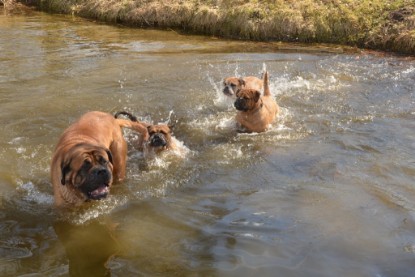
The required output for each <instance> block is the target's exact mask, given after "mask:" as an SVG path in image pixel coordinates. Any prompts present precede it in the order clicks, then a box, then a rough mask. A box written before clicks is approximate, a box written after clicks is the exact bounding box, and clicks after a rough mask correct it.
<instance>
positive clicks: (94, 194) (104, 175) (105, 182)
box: [81, 166, 112, 200]
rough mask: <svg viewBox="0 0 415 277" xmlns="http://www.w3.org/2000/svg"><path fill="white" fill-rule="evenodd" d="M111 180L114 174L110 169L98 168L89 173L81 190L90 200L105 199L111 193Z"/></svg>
mask: <svg viewBox="0 0 415 277" xmlns="http://www.w3.org/2000/svg"><path fill="white" fill-rule="evenodd" d="M111 179H112V173H111V171H110V170H109V169H108V168H106V167H104V166H99V167H96V168H94V169H92V170H91V171H90V172H89V174H88V177H87V178H86V179H85V182H84V184H83V185H82V186H81V190H82V191H83V192H84V193H85V195H87V197H88V198H89V199H94V200H99V199H102V198H105V197H107V195H108V193H109V184H110V183H111Z"/></svg>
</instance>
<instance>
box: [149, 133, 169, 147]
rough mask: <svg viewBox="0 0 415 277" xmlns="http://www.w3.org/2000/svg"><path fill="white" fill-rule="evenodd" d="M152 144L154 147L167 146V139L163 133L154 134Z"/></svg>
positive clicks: (151, 138)
mask: <svg viewBox="0 0 415 277" xmlns="http://www.w3.org/2000/svg"><path fill="white" fill-rule="evenodd" d="M150 145H151V146H153V147H160V146H166V145H167V140H166V138H165V136H164V135H163V134H159V133H157V134H154V135H152V136H151V137H150Z"/></svg>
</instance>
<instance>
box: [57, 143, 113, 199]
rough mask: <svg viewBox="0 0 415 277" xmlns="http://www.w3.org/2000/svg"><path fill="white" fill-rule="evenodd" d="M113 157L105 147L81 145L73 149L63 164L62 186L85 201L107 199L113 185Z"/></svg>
mask: <svg viewBox="0 0 415 277" xmlns="http://www.w3.org/2000/svg"><path fill="white" fill-rule="evenodd" d="M112 170H113V165H112V155H111V152H110V151H109V150H108V149H106V148H105V147H100V146H96V145H92V144H87V143H81V144H77V145H75V146H74V147H72V148H71V149H70V150H69V151H68V152H67V154H66V155H65V157H64V159H63V161H62V164H61V171H62V179H61V184H62V185H63V186H66V189H67V190H72V191H75V193H76V194H78V195H79V196H80V197H82V198H84V199H85V200H88V199H93V200H98V199H102V198H105V197H106V196H107V195H108V193H109V188H110V186H111V185H112Z"/></svg>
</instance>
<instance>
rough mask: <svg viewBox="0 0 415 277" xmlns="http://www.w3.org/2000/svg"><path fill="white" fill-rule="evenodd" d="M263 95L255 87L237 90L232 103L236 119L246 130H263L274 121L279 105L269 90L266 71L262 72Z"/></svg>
mask: <svg viewBox="0 0 415 277" xmlns="http://www.w3.org/2000/svg"><path fill="white" fill-rule="evenodd" d="M263 83H264V95H263V96H261V92H260V91H259V90H257V89H247V88H243V89H241V90H239V92H238V95H237V99H236V101H235V103H234V106H235V108H236V109H237V110H238V113H237V114H236V121H237V122H238V123H239V124H241V126H242V127H244V128H245V129H246V130H247V131H248V132H257V133H259V132H264V131H266V129H267V128H268V127H269V125H270V124H271V123H272V122H274V120H275V118H276V116H277V114H278V112H279V107H278V105H277V102H276V101H275V100H274V99H273V97H272V95H271V92H270V90H269V81H268V72H265V74H264V82H263Z"/></svg>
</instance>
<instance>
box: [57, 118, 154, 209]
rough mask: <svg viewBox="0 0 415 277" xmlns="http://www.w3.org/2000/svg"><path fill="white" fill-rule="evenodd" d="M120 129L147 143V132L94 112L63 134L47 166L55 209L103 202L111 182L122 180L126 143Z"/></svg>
mask: <svg viewBox="0 0 415 277" xmlns="http://www.w3.org/2000/svg"><path fill="white" fill-rule="evenodd" d="M122 127H125V128H130V129H133V130H135V131H137V132H139V133H140V134H141V135H142V137H143V140H147V139H148V132H147V128H146V126H144V125H143V124H141V123H140V122H138V121H135V122H132V121H130V120H125V119H115V118H114V117H113V116H112V115H111V114H108V113H103V112H98V111H94V112H88V113H86V114H84V115H83V116H81V117H80V118H79V119H78V120H77V121H76V122H75V123H73V124H71V125H70V126H69V127H68V128H67V129H66V130H65V131H64V132H63V134H62V136H61V137H60V139H59V141H58V143H57V146H56V148H55V151H54V154H53V157H52V163H51V180H52V186H53V191H54V199H55V205H56V206H65V205H72V206H73V205H80V204H82V203H83V202H85V201H87V200H98V199H102V198H105V197H106V196H107V195H108V193H109V190H110V187H111V185H112V183H113V181H114V180H115V181H122V180H123V179H124V178H125V173H126V160H127V143H126V141H125V140H124V137H123V134H122V131H121V128H122Z"/></svg>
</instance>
